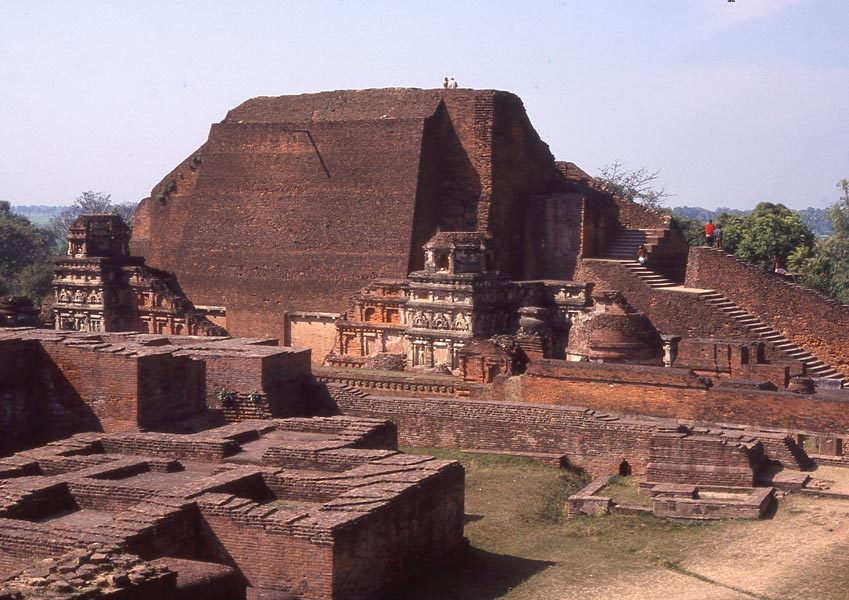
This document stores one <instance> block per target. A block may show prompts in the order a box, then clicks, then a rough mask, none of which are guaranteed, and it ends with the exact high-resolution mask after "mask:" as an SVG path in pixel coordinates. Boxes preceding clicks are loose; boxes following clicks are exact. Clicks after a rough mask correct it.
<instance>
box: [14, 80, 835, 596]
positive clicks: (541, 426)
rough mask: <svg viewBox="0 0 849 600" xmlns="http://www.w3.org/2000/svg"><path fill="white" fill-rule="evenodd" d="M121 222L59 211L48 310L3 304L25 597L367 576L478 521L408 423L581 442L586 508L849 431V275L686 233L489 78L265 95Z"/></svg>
mask: <svg viewBox="0 0 849 600" xmlns="http://www.w3.org/2000/svg"><path fill="white" fill-rule="evenodd" d="M134 227H135V228H134V232H133V238H132V240H131V241H129V243H128V241H127V236H126V233H127V232H126V230H124V229H122V228H121V225H120V223H119V222H117V221H115V220H110V218H105V217H89V218H85V219H83V220H81V221H80V222H78V223H77V224H75V228H74V229H73V232H72V233H73V235H72V236H71V243H70V249H69V256H68V257H63V258H62V259H60V260H57V262H56V281H55V289H56V298H55V301H56V307H55V310H54V321H53V322H52V323H51V324H50V325H51V329H52V330H47V329H34V328H24V327H18V328H14V327H8V326H10V325H15V324H25V323H28V321H26V319H27V318H31V317H32V310H31V309H28V308H27V307H25V306H23V305H19V304H20V303H15V302H11V301H10V302H7V303H6V304H4V305H3V306H2V307H0V308H2V309H3V310H2V311H0V312H3V315H2V316H3V318H4V322H3V323H0V324H2V325H5V326H7V328H6V329H4V330H0V356H2V358H3V359H5V361H6V364H7V365H10V367H11V368H9V369H7V370H5V371H3V372H0V433H2V437H0V444H2V447H0V451H2V452H3V453H4V454H0V456H6V458H2V459H0V567H2V568H3V569H4V571H3V572H0V575H2V576H5V577H6V578H7V581H6V583H5V584H4V585H5V586H6V588H8V589H9V590H17V591H16V592H14V593H18V594H22V595H23V597H33V598H36V597H46V596H44V595H45V593H46V590H49V591H50V593H51V594H54V593H55V594H57V595H58V596H57V597H64V598H71V597H73V596H72V595H71V594H72V593H74V590H81V589H86V586H90V585H91V582H95V585H97V586H100V589H101V590H102V591H103V593H106V592H108V593H115V594H116V595H115V597H116V598H118V597H122V598H123V597H128V598H139V599H140V600H149V599H151V598H172V597H173V598H210V599H214V598H219V597H221V598H224V597H227V598H236V597H242V596H243V595H244V594H245V593H246V590H248V591H251V590H264V591H268V592H269V593H271V592H274V593H278V592H279V593H286V594H293V595H294V597H301V598H351V599H355V598H366V597H369V595H371V594H375V593H377V592H378V591H379V590H380V589H382V588H383V587H384V586H385V585H386V584H387V583H388V582H389V581H391V580H393V579H396V578H398V577H403V576H404V575H405V574H406V573H408V572H410V571H412V570H414V569H415V568H418V567H420V566H422V565H425V564H428V563H430V562H431V561H434V560H437V559H439V558H441V557H443V556H444V555H446V554H447V553H449V552H452V551H454V550H455V549H459V548H461V547H462V545H463V538H462V517H463V472H462V469H461V468H460V467H459V466H458V465H457V464H455V463H451V462H443V461H437V460H434V459H431V458H426V457H412V456H405V455H403V454H400V453H398V452H397V444H398V443H400V444H402V445H410V446H426V447H449V448H461V449H468V450H475V451H486V452H497V453H511V454H518V455H523V456H531V457H535V458H537V459H539V460H542V461H544V462H547V463H551V464H555V465H567V464H568V465H571V466H572V467H576V468H582V469H584V470H585V471H586V472H588V473H589V474H591V475H593V476H598V478H599V479H598V480H597V481H596V482H594V483H593V484H592V485H591V486H589V487H588V488H586V489H585V490H583V491H582V492H581V493H580V494H577V495H576V496H574V497H573V498H572V499H571V500H570V507H569V511H570V513H573V514H590V513H595V512H604V511H607V510H609V509H610V508H611V502H610V499H609V498H606V497H604V495H603V489H604V485H605V484H606V481H607V477H608V476H610V475H611V474H616V473H619V474H623V475H625V474H636V475H638V476H640V477H641V478H642V479H643V483H644V484H645V488H646V490H647V491H648V493H650V494H651V495H652V498H653V502H654V511H655V514H658V515H661V516H664V517H670V518H719V517H726V516H732V517H734V516H744V517H758V516H759V515H761V514H762V513H763V511H764V510H765V507H766V506H767V504H769V503H770V502H772V501H773V490H774V488H776V487H783V488H785V489H796V488H799V487H802V486H804V485H806V484H807V480H808V476H807V474H805V473H804V472H803V471H804V470H805V469H808V468H810V467H811V465H812V464H815V463H827V464H830V465H837V466H846V463H847V462H849V461H848V460H847V458H846V457H845V456H844V453H843V447H844V443H843V441H844V439H846V437H847V436H849V417H847V414H849V413H847V411H846V407H847V406H849V393H847V392H846V391H845V390H844V389H843V383H844V380H845V378H846V377H847V375H849V346H847V344H846V340H845V331H846V330H847V327H849V308H847V307H846V306H845V305H842V304H839V303H836V302H834V301H831V300H828V299H827V298H825V297H823V296H821V295H819V294H817V293H815V292H813V291H811V290H808V289H806V288H803V287H801V286H799V285H796V284H794V283H791V282H789V281H786V280H784V279H782V278H781V277H779V276H777V275H775V274H771V273H764V272H762V271H759V270H757V269H755V268H754V267H752V266H751V265H747V264H745V263H743V262H742V261H740V260H739V259H736V258H734V257H732V256H730V255H727V254H725V253H724V252H722V251H720V250H716V249H713V248H688V247H687V245H686V243H685V242H684V238H683V235H682V234H681V232H680V231H679V230H678V229H676V228H675V226H674V225H673V224H672V223H671V222H670V219H669V217H667V216H665V215H662V214H660V213H657V212H655V211H652V210H649V209H647V208H645V207H643V206H641V205H638V204H635V203H633V202H631V201H630V200H628V199H626V198H620V197H617V196H614V195H611V194H609V193H608V192H607V191H605V190H604V189H602V188H601V187H600V186H599V185H598V184H597V183H596V182H595V181H594V180H593V179H592V178H591V177H590V176H589V175H587V174H586V173H585V172H583V171H582V170H581V169H580V168H578V167H577V166H576V165H574V164H573V163H571V162H563V161H556V160H555V159H554V157H552V156H551V153H550V152H549V150H548V147H547V146H546V145H545V143H543V142H542V141H541V139H540V137H539V136H538V135H537V133H536V131H535V130H534V129H533V127H532V126H531V123H530V120H529V118H528V116H527V115H526V114H525V111H524V108H523V106H522V103H521V101H520V100H519V98H517V97H516V96H514V95H512V94H509V93H506V92H498V91H491V90H413V89H390V90H363V91H340V92H325V93H320V94H309V95H303V96H290V97H279V98H256V99H253V100H249V101H247V102H245V103H244V104H242V105H241V106H239V107H237V108H235V109H233V110H232V111H230V113H229V114H228V115H227V117H226V118H225V119H224V121H222V122H221V123H218V124H215V125H213V126H212V128H211V130H210V135H209V139H208V140H207V142H206V143H205V144H204V145H203V146H201V148H199V149H198V150H197V151H196V152H195V153H193V154H192V155H191V156H190V157H189V158H187V159H186V160H185V161H184V162H183V163H182V164H180V165H179V166H178V167H177V168H176V169H175V170H174V171H172V172H171V173H170V174H169V175H167V176H166V177H165V178H164V179H163V180H162V182H161V183H160V184H158V185H157V186H156V187H155V188H154V189H153V192H152V194H151V196H150V197H149V198H146V199H145V200H144V201H143V202H142V203H141V205H140V206H139V208H138V210H137V213H136V217H135V224H134ZM639 244H642V245H644V246H645V248H646V251H647V255H648V262H647V264H646V265H641V264H639V263H637V262H636V260H634V259H635V251H636V248H637V246H638V245H639ZM22 319H23V320H22ZM67 330H78V331H67ZM79 330H82V331H79ZM225 330H226V332H227V333H229V335H232V336H235V337H233V338H231V337H227V336H226V335H223V334H224V333H225ZM197 334H203V335H197ZM239 336H245V337H239ZM248 338H250V339H248ZM278 339H279V340H280V341H281V342H282V344H283V345H282V346H278V345H277V343H278V342H277V340H278ZM45 444H46V445H45ZM15 452H17V453H15ZM781 469H785V472H782V471H781ZM717 489H718V490H720V491H716V490H717ZM729 490H731V491H732V492H733V493H732V495H734V494H736V495H737V496H738V497H740V498H744V499H743V500H741V501H733V502H732V501H728V499H727V498H726V497H725V496H723V494H726V495H727V494H728V493H729ZM700 493H702V496H699V494H700ZM711 494H713V495H711ZM52 530H55V531H57V532H59V533H61V535H59V534H57V535H55V536H53V537H52V538H50V539H51V540H52V541H51V542H50V543H47V542H44V536H47V531H52ZM42 542H43V543H42ZM33 543H37V544H41V545H40V546H39V547H40V548H43V556H41V555H40V556H39V557H40V558H45V561H43V562H42V563H40V564H33V563H28V562H27V560H26V559H27V551H26V550H25V549H24V548H26V547H28V546H29V545H32V544H33ZM363 557H367V558H366V559H364V558H363ZM69 580H73V582H71V581H69ZM0 589H3V588H2V587H0ZM69 590H70V591H69ZM104 590H105V591H104ZM2 593H3V592H0V598H3V596H2ZM11 593H12V592H10V594H11ZM40 594H41V595H40ZM62 594H65V596H62ZM120 594H124V596H120ZM240 594H241V595H242V596H240ZM10 597H17V596H10ZM103 597H111V596H103Z"/></svg>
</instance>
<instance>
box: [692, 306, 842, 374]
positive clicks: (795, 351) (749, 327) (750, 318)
mask: <svg viewBox="0 0 849 600" xmlns="http://www.w3.org/2000/svg"><path fill="white" fill-rule="evenodd" d="M699 300H702V301H704V302H707V303H709V304H711V305H713V306H714V307H715V308H716V309H717V310H719V311H720V312H723V313H725V315H726V316H728V317H729V318H731V319H732V320H733V321H734V322H735V323H736V324H737V325H738V327H740V329H742V330H744V331H745V332H746V333H747V334H748V335H750V336H752V337H753V338H757V339H759V340H762V341H764V342H767V343H770V344H772V345H773V346H774V347H775V348H776V349H777V350H778V351H779V352H781V354H782V355H784V356H786V357H787V358H788V359H790V360H795V361H799V362H801V363H804V364H805V371H806V372H807V373H808V375H810V376H811V377H815V378H825V379H839V380H841V381H842V383H843V384H845V383H847V381H846V380H845V378H844V377H843V374H841V373H840V372H839V371H838V370H837V369H834V368H832V367H830V366H829V365H827V364H826V363H825V362H823V361H821V360H819V359H818V358H817V357H816V356H814V355H813V354H811V353H810V352H808V351H807V350H805V349H804V348H802V347H801V346H799V345H797V344H795V343H793V342H792V341H790V340H789V339H787V338H786V337H784V336H783V335H782V334H781V333H779V332H778V331H776V330H775V329H773V328H771V327H770V326H769V325H766V324H765V323H764V322H763V321H761V320H760V319H759V318H758V317H756V316H755V315H753V314H751V313H748V312H746V311H745V310H743V309H742V308H740V307H739V306H737V305H736V304H735V303H734V302H732V301H731V300H729V299H728V298H726V297H725V296H723V295H722V294H720V293H719V292H715V291H712V290H711V291H707V292H704V293H701V294H699Z"/></svg>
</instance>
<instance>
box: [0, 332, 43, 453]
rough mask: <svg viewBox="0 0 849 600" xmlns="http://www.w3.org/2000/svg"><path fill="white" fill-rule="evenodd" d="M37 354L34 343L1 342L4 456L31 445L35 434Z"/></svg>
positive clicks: (0, 420) (0, 438)
mask: <svg viewBox="0 0 849 600" xmlns="http://www.w3.org/2000/svg"><path fill="white" fill-rule="evenodd" d="M37 353H38V346H37V344H36V343H35V342H33V341H31V340H20V339H4V340H0V364H2V365H3V368H2V369H0V432H2V435H0V452H3V451H5V450H9V449H10V448H14V447H15V446H16V445H17V444H19V443H21V442H25V441H27V439H28V438H30V437H31V436H32V435H33V434H34V432H35V429H36V420H35V419H36V408H35V396H34V386H35V385H36V382H37V378H36V377H35V372H36V364H37Z"/></svg>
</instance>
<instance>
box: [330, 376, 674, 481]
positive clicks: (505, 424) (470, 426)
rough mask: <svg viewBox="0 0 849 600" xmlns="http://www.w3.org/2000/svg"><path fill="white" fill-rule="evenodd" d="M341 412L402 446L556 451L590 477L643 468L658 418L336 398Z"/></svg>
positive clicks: (428, 400)
mask: <svg viewBox="0 0 849 600" xmlns="http://www.w3.org/2000/svg"><path fill="white" fill-rule="evenodd" d="M334 396H335V397H336V400H337V402H338V403H339V407H340V408H341V409H342V411H343V412H344V413H346V414H352V415H357V416H368V417H390V416H391V418H392V420H393V422H395V423H396V424H397V425H398V438H399V441H400V443H401V444H404V445H411V446H436V447H443V448H468V449H479V450H492V451H512V452H545V453H560V454H565V455H567V456H568V457H569V459H570V461H571V462H572V463H574V464H577V465H579V466H581V467H584V468H585V469H586V470H587V471H589V472H590V473H594V474H604V473H618V472H619V467H620V464H621V463H622V461H623V460H626V461H627V462H628V463H629V464H630V465H631V467H632V469H633V470H634V472H643V471H644V470H645V466H646V464H647V463H648V458H649V456H648V453H649V441H650V439H651V436H652V432H653V431H654V430H655V429H656V428H657V427H672V428H675V427H677V426H678V424H677V423H675V422H671V421H668V420H664V419H651V418H645V419H642V418H629V417H623V416H620V415H611V414H608V413H598V412H595V411H592V410H587V409H582V408H573V407H569V406H543V405H539V404H521V403H512V402H492V401H490V402H485V401H474V400H460V399H449V398H409V397H404V398H399V397H390V396H362V395H357V394H344V393H342V394H337V393H336V391H335V390H334Z"/></svg>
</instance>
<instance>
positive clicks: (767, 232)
mask: <svg viewBox="0 0 849 600" xmlns="http://www.w3.org/2000/svg"><path fill="white" fill-rule="evenodd" d="M717 222H718V223H720V224H721V225H723V228H722V237H723V245H724V247H725V248H726V249H727V250H729V251H730V252H733V253H734V254H736V255H737V256H739V257H740V258H742V259H744V260H746V261H748V262H750V263H752V264H754V265H758V266H759V267H761V268H763V269H765V270H769V271H771V270H772V269H773V267H774V265H775V259H776V258H778V260H779V261H780V262H781V264H782V265H785V264H786V261H787V258H788V257H789V256H791V255H798V254H799V253H801V252H803V251H805V250H807V251H811V250H813V247H814V234H813V233H812V232H811V230H810V229H809V228H808V226H807V225H805V223H804V222H803V221H802V217H801V216H800V215H799V213H798V212H796V211H794V210H790V209H789V208H787V207H786V206H784V205H783V204H772V203H771V202H761V203H760V204H758V205H757V206H756V207H755V210H754V211H752V214H751V215H747V216H737V215H728V216H727V217H725V218H724V222H722V221H719V220H717Z"/></svg>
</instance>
